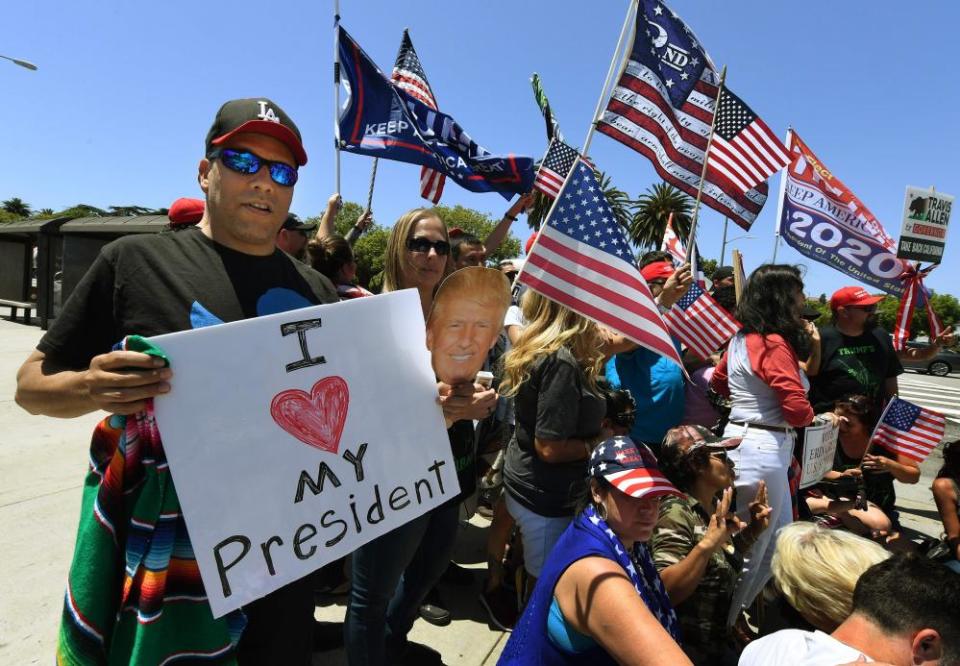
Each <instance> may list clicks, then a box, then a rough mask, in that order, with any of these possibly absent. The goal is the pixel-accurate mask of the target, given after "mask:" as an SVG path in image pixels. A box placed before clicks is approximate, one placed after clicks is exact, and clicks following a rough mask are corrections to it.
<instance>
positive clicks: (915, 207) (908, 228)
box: [897, 187, 953, 264]
mask: <svg viewBox="0 0 960 666" xmlns="http://www.w3.org/2000/svg"><path fill="white" fill-rule="evenodd" d="M952 207H953V197H952V196H950V195H949V194H943V193H942V192H933V191H931V190H929V189H921V188H919V187H907V195H906V196H905V197H904V199H903V226H902V227H901V229H900V244H899V246H898V247H897V256H898V257H900V258H901V259H915V260H917V261H929V262H931V263H934V264H939V263H940V262H941V261H942V260H943V248H944V246H945V245H946V243H947V225H949V224H950V209H951V208H952Z"/></svg>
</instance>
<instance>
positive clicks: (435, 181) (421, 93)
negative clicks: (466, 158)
mask: <svg viewBox="0 0 960 666" xmlns="http://www.w3.org/2000/svg"><path fill="white" fill-rule="evenodd" d="M390 79H391V80H392V81H393V82H394V83H396V85H397V87H398V88H402V89H403V90H404V91H405V92H406V93H407V94H409V95H412V96H413V97H416V98H417V99H418V100H420V101H421V102H423V103H424V104H426V105H427V106H428V107H430V108H431V109H434V110H436V108H437V100H436V98H435V97H434V96H433V89H432V88H431V87H430V83H429V82H428V81H427V75H426V73H424V71H423V66H422V65H421V64H420V58H418V57H417V52H416V51H415V50H414V48H413V41H411V39H410V33H409V32H408V31H407V30H404V31H403V39H402V40H400V50H399V51H398V52H397V61H396V63H394V65H393V72H392V73H391V74H390ZM446 181H447V177H446V176H444V175H443V174H442V173H440V172H439V171H434V170H433V169H430V168H427V167H420V196H422V197H423V198H424V199H429V200H430V201H431V202H432V203H437V202H439V201H440V195H442V194H443V185H444V183H446Z"/></svg>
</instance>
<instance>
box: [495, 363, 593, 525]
mask: <svg viewBox="0 0 960 666" xmlns="http://www.w3.org/2000/svg"><path fill="white" fill-rule="evenodd" d="M515 405H516V417H517V418H516V421H517V423H516V429H515V430H514V433H513V438H512V439H511V440H510V444H509V445H508V446H507V454H506V459H505V461H504V467H503V480H504V486H505V487H506V489H507V491H508V492H509V493H510V495H511V496H512V497H513V498H514V499H515V500H517V501H518V502H519V503H520V504H522V505H523V506H525V507H527V508H528V509H530V510H531V511H534V512H535V513H538V514H540V515H541V516H552V517H560V516H568V515H572V514H573V510H574V501H575V497H576V494H577V492H578V491H579V489H580V488H582V486H583V483H584V479H585V478H586V474H587V463H586V461H585V460H576V461H573V462H566V463H548V462H544V461H543V460H541V459H540V457H539V456H537V452H536V449H535V448H534V437H539V438H540V439H571V438H587V439H588V438H591V437H596V435H597V433H599V432H600V422H601V421H602V420H603V417H604V414H605V412H606V402H605V401H604V399H603V398H602V397H601V396H599V395H598V394H596V393H594V392H592V391H590V389H589V388H587V386H586V383H585V381H584V377H583V372H582V371H581V370H580V367H579V365H578V364H577V361H576V359H575V358H574V357H573V354H571V353H570V351H569V350H567V349H566V348H561V349H560V350H558V351H556V352H554V353H552V354H549V355H546V356H543V357H542V358H540V359H538V360H537V361H535V362H534V364H533V367H532V368H531V370H530V378H529V379H528V380H527V381H526V382H524V383H523V384H522V385H521V386H520V390H519V391H518V392H517V394H516V398H515Z"/></svg>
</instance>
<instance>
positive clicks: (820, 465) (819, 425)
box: [800, 416, 840, 488]
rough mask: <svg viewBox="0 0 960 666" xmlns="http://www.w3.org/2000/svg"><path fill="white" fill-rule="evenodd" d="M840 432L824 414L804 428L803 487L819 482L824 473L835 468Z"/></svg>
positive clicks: (801, 482)
mask: <svg viewBox="0 0 960 666" xmlns="http://www.w3.org/2000/svg"><path fill="white" fill-rule="evenodd" d="M839 434H840V430H839V428H837V426H835V425H833V424H832V423H831V422H830V421H828V420H826V419H825V418H823V417H822V416H818V417H817V418H816V420H815V421H814V422H813V425H809V426H807V427H806V428H804V431H803V460H802V461H801V465H802V467H803V473H802V475H801V476H800V487H801V488H809V487H810V486H812V485H814V484H816V483H819V481H820V480H821V479H822V478H823V476H824V474H826V473H827V472H829V471H830V470H831V469H833V457H834V455H835V454H836V452H837V436H838V435H839Z"/></svg>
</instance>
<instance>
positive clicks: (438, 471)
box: [151, 290, 460, 617]
mask: <svg viewBox="0 0 960 666" xmlns="http://www.w3.org/2000/svg"><path fill="white" fill-rule="evenodd" d="M424 340H425V331H424V322H423V315H422V310H421V306H420V299H419V296H418V295H417V292H416V291H415V290H404V291H399V292H394V293H389V294H383V295H381V296H376V297H373V298H359V299H354V300H351V301H346V302H343V303H334V304H331V305H320V306H314V307H308V308H303V309H300V310H292V311H289V312H284V313H281V314H275V315H270V316H265V317H257V318H255V319H247V320H245V321H238V322H233V323H229V324H222V325H219V326H212V327H209V328H201V329H196V330H192V331H183V332H180V333H172V334H169V335H161V336H157V337H155V338H151V341H152V342H153V343H155V344H156V345H157V346H159V347H160V348H162V349H163V350H164V351H165V352H166V353H167V354H168V356H169V357H170V366H171V368H172V370H173V373H174V375H173V379H172V381H171V385H172V390H171V391H170V393H169V394H168V395H165V396H162V397H158V398H157V399H156V400H155V404H154V407H155V412H156V418H157V425H158V427H159V429H160V435H161V437H162V439H163V444H164V448H165V450H166V453H167V459H168V461H169V463H170V471H171V474H172V475H173V480H174V482H175V483H176V487H177V493H178V495H179V497H180V502H181V506H182V508H183V513H184V518H185V520H186V523H187V529H188V530H189V532H190V540H191V542H192V543H193V549H194V553H195V555H196V558H197V562H198V564H199V566H200V575H201V577H202V579H203V583H204V586H205V587H206V591H207V596H208V597H209V600H210V607H211V609H212V611H213V615H214V616H215V617H220V616H222V615H224V614H225V613H227V612H229V611H231V610H234V609H236V608H239V607H240V606H242V605H243V604H246V603H249V602H251V601H253V600H254V599H257V598H260V597H262V596H264V595H266V594H268V593H270V592H272V591H273V590H276V589H277V588H279V587H282V586H283V585H286V584H287V583H290V582H292V581H294V580H297V579H298V578H301V577H302V576H305V575H306V574H308V573H310V572H312V571H314V570H315V569H317V568H318V567H320V566H322V565H324V564H326V563H328V562H330V561H332V560H335V559H337V558H339V557H342V556H343V555H346V554H348V553H350V552H351V551H353V550H355V549H356V548H357V547H358V546H361V545H363V544H364V543H366V542H368V541H370V540H372V539H375V538H376V537H378V536H380V535H382V534H385V533H386V532H389V531H390V530H392V529H394V528H396V527H398V526H400V525H402V524H404V523H406V522H408V521H410V520H412V519H414V518H416V517H417V516H420V515H422V514H424V513H426V512H427V511H429V510H430V509H432V508H434V507H436V506H439V505H440V504H442V503H443V502H445V501H447V500H449V499H451V498H453V497H455V496H456V495H457V494H458V493H459V490H460V489H459V485H458V483H457V476H456V470H455V468H454V462H453V460H452V456H451V451H450V445H449V440H448V439H447V432H446V427H445V425H444V419H443V414H442V412H441V410H440V407H439V405H438V403H437V385H436V380H435V378H434V374H433V371H432V369H431V367H430V355H429V353H428V352H427V349H426V346H425V343H424Z"/></svg>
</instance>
